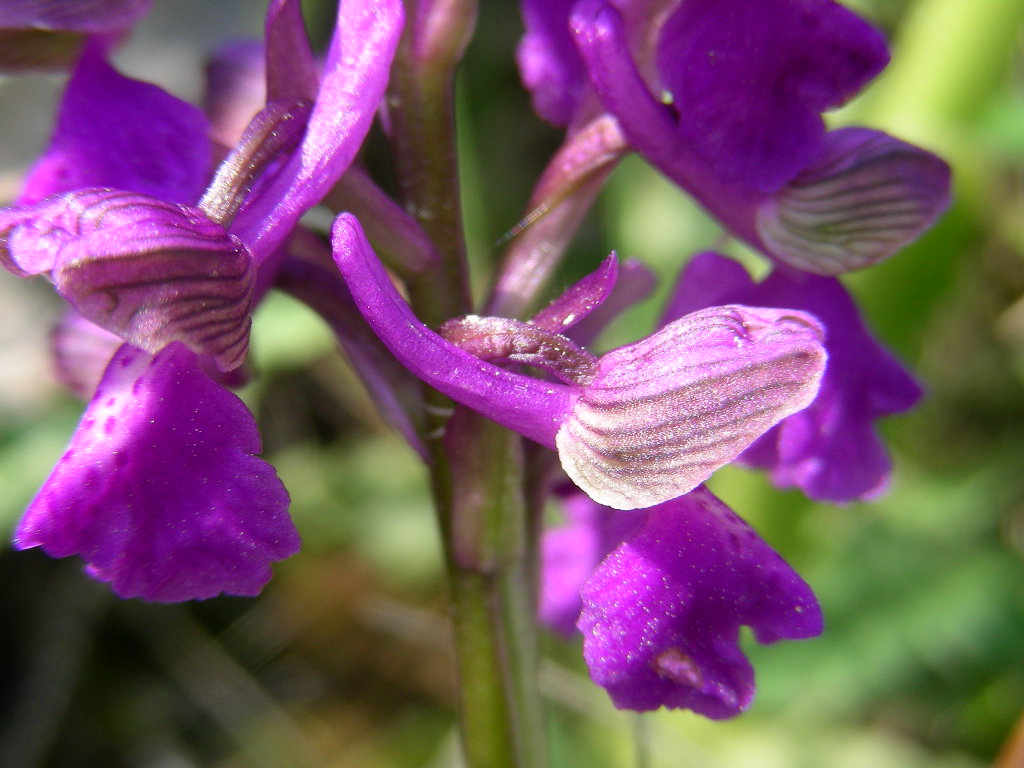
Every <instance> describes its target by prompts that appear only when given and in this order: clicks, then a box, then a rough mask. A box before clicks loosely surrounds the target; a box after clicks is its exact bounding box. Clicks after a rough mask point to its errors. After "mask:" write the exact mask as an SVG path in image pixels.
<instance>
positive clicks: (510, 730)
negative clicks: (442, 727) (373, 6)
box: [387, 0, 545, 768]
mask: <svg viewBox="0 0 1024 768" xmlns="http://www.w3.org/2000/svg"><path fill="white" fill-rule="evenodd" d="M475 16H476V7H475V0H407V4H406V18H407V19H408V22H407V25H406V29H405V32H404V34H403V38H402V41H401V43H400V45H399V50H398V53H397V55H396V58H395V63H394V66H393V69H392V77H391V83H390V86H389V93H388V100H387V102H388V112H389V120H390V127H391V131H390V136H391V143H392V149H393V152H394V157H395V167H396V170H397V172H398V177H399V184H400V186H401V191H402V196H403V202H404V204H405V207H406V210H408V211H409V212H410V213H411V214H412V215H413V216H414V217H415V218H416V219H417V220H418V221H419V224H420V226H421V227H422V229H423V231H424V232H426V234H427V236H428V237H429V238H430V240H431V241H432V242H433V244H434V247H435V251H436V254H437V257H436V259H433V260H431V262H430V263H429V264H427V265H426V268H425V269H424V270H423V271H422V272H419V273H418V274H416V275H414V276H410V278H409V279H408V289H409V298H410V302H411V304H412V306H413V309H414V310H415V312H416V313H417V315H418V316H419V317H420V318H421V319H422V320H423V321H424V322H425V323H427V324H428V325H432V326H438V325H440V324H441V323H442V322H443V321H445V320H448V319H450V318H452V317H456V316H459V315H463V314H466V313H467V312H469V311H470V307H471V296H470V292H469V280H468V270H467V265H466V253H465V238H464V232H463V227H462V221H461V215H460V209H461V206H460V199H459V186H458V165H457V155H456V142H455V119H454V109H453V105H454V98H453V95H454V94H453V90H454V85H453V84H454V73H455V68H456V66H457V64H458V61H459V59H460V58H461V56H462V52H463V50H464V48H465V45H466V43H467V42H468V40H469V36H470V32H471V30H472V28H473V24H474V20H475ZM426 400H427V404H428V405H427V409H428V413H429V415H430V418H431V419H433V423H432V424H431V425H428V429H430V434H433V435H436V437H435V438H434V439H433V440H432V441H431V443H430V446H429V449H430V456H431V463H430V472H431V485H432V489H433V494H434V503H435V506H436V508H437V514H438V521H439V526H440V528H441V533H442V537H443V540H444V542H445V555H446V562H447V566H448V576H449V585H450V610H451V615H452V625H453V636H454V642H455V654H456V666H457V671H458V682H459V685H458V698H459V701H458V705H459V718H460V725H461V732H462V742H463V748H464V752H465V756H466V765H467V767H468V768H542V767H543V766H544V764H545V744H544V738H543V720H542V715H541V708H540V701H539V695H538V693H537V686H536V663H537V662H536V654H537V651H536V648H537V643H536V629H535V626H534V621H533V616H534V611H533V603H534V598H533V592H532V590H531V584H532V583H533V579H532V578H529V574H528V573H526V569H527V567H528V566H527V563H529V562H532V558H529V557H528V556H527V553H528V552H530V551H531V550H532V549H533V548H534V547H535V543H534V542H530V541H527V530H528V526H527V521H526V511H525V508H526V505H525V502H524V500H523V483H524V481H523V459H522V455H521V453H522V444H521V440H520V438H518V437H517V436H516V435H513V434H511V433H509V432H508V431H506V430H504V429H502V428H500V427H498V426H497V425H495V424H493V423H491V422H488V421H486V420H485V419H483V418H482V417H480V416H477V415H476V414H472V413H470V412H468V411H461V410H460V411H457V412H456V415H455V416H454V417H453V418H451V420H450V422H448V420H447V418H446V417H447V414H448V413H450V412H451V404H450V403H449V402H448V401H447V400H446V399H445V398H443V397H442V396H441V395H439V394H438V393H436V392H433V391H430V392H428V393H427V395H426ZM446 422H448V423H446ZM442 436H443V437H442Z"/></svg>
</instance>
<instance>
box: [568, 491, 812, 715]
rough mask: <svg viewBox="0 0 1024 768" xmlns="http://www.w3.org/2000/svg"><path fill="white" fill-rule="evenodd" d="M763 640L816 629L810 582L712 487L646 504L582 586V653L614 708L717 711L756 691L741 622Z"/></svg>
mask: <svg viewBox="0 0 1024 768" xmlns="http://www.w3.org/2000/svg"><path fill="white" fill-rule="evenodd" d="M742 625H747V626H750V627H751V628H752V629H753V630H754V637H755V638H756V639H757V640H758V642H760V643H771V642H775V641H776V640H779V639H782V638H787V639H799V638H807V637H813V636H815V635H817V634H820V632H821V629H822V618H821V612H820V609H819V608H818V604H817V601H816V600H815V598H814V594H813V593H812V592H811V590H810V588H809V587H808V586H807V584H806V583H804V581H803V580H802V579H801V578H800V577H799V576H798V575H797V574H796V573H795V572H794V571H793V570H792V569H791V568H790V567H789V566H788V565H787V564H786V563H785V561H783V560H782V558H780V557H779V556H778V554H776V553H775V552H774V551H773V550H772V549H771V548H770V547H769V546H768V545H767V544H765V542H764V541H762V540H761V539H760V538H759V537H758V536H757V534H756V533H754V531H753V530H751V529H750V527H749V526H747V525H746V523H744V522H743V521H742V520H740V519H739V518H738V517H737V516H736V515H735V513H733V512H732V510H730V509H729V508H728V507H726V506H725V505H724V504H723V503H722V502H721V501H719V500H718V499H717V498H715V496H714V495H712V494H711V493H710V492H709V491H708V490H706V489H704V488H699V489H697V490H695V491H693V492H691V493H689V494H687V495H686V496H683V497H681V498H678V499H674V500H672V501H669V502H666V503H664V504H661V505H659V506H657V507H654V508H652V509H650V510H649V511H648V518H647V522H646V524H645V525H644V527H643V528H642V529H641V530H640V531H639V533H637V534H636V535H634V536H632V537H631V538H629V539H627V540H626V541H625V542H623V544H622V545H621V546H619V547H618V548H617V549H616V550H615V551H614V552H612V553H611V554H610V555H609V556H608V557H607V558H606V559H605V560H604V562H603V563H601V565H600V566H599V567H598V569H597V570H596V571H595V572H594V574H593V575H592V576H591V577H590V579H589V580H588V581H587V583H586V585H585V586H584V587H583V612H582V614H581V615H580V620H579V628H580V631H581V632H582V633H583V655H584V658H585V659H586V662H587V666H588V667H589V669H590V675H591V677H592V678H593V679H594V682H596V683H597V684H598V685H601V686H603V687H605V688H606V689H607V690H608V693H609V694H610V696H611V698H612V701H613V702H614V703H615V706H617V707H620V708H623V709H635V710H641V711H644V710H651V709H656V708H658V707H662V706H664V707H669V708H687V709H692V710H694V711H695V712H698V713H700V714H702V715H705V716H706V717H710V718H713V719H722V718H726V717H732V716H734V715H737V714H739V713H740V712H742V711H743V710H744V709H746V708H747V706H748V705H749V704H750V702H751V700H752V698H753V695H754V672H753V669H752V668H751V666H750V663H749V662H748V661H747V659H746V657H745V656H744V655H743V651H742V650H741V649H740V646H739V629H740V626H742Z"/></svg>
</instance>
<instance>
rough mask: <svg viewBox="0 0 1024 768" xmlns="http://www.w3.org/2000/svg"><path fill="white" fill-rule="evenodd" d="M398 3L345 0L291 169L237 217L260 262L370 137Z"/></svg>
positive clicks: (399, 15) (398, 25) (399, 20)
mask: <svg viewBox="0 0 1024 768" xmlns="http://www.w3.org/2000/svg"><path fill="white" fill-rule="evenodd" d="M403 22H404V12H403V9H402V3H401V0H345V2H343V3H341V5H340V7H339V9H338V19H337V26H336V28H335V33H334V38H333V40H332V42H331V47H330V50H329V51H328V53H327V62H326V64H325V65H324V75H323V79H322V81H321V83H320V91H319V94H318V95H317V99H316V104H315V105H314V107H313V112H312V114H311V115H310V118H309V125H308V127H307V129H306V134H305V136H304V137H303V139H302V142H301V144H300V145H299V147H298V149H297V150H296V151H295V153H294V155H293V157H292V159H291V161H290V162H289V163H288V164H287V165H286V166H285V167H284V168H283V169H282V170H281V172H280V173H279V174H278V175H277V177H276V178H275V179H274V181H273V183H271V184H268V185H267V186H266V187H265V188H264V189H263V190H262V191H261V192H260V194H259V195H258V197H257V199H256V200H254V202H253V204H252V205H250V206H248V207H247V208H246V209H245V210H243V211H242V213H241V214H240V215H239V220H238V223H237V226H236V227H235V229H234V231H236V232H237V233H238V234H239V236H240V237H241V238H242V239H243V240H244V241H245V243H247V244H248V245H249V247H250V250H252V252H253V254H254V255H255V257H256V260H257V262H259V263H262V261H263V259H264V258H266V257H267V256H268V255H269V254H270V253H272V252H273V251H274V250H275V249H276V248H277V246H278V245H280V244H281V242H282V241H283V240H284V239H285V237H287V235H288V233H289V232H290V231H291V230H292V228H293V227H294V226H295V225H296V224H297V223H298V221H299V218H300V217H301V216H302V214H304V213H305V212H306V211H308V210H309V209H310V208H312V207H313V206H314V205H316V204H317V203H318V202H320V200H322V199H323V197H324V195H325V194H327V191H328V190H329V189H330V188H331V187H332V186H334V184H335V183H336V182H337V181H338V179H339V178H341V175H342V174H343V173H344V172H345V170H346V169H347V168H348V167H349V165H350V164H351V163H352V159H353V158H354V157H355V155H356V152H358V150H359V147H360V146H361V145H362V143H363V139H364V138H365V137H366V133H367V132H368V131H369V130H370V125H371V123H372V122H373V118H374V115H375V114H376V112H377V107H378V105H379V104H380V101H381V98H382V97H383V95H384V88H385V87H386V86H387V82H388V77H389V75H390V72H391V60H392V58H394V55H395V49H396V48H397V46H398V39H399V36H400V34H401V31H402V25H403Z"/></svg>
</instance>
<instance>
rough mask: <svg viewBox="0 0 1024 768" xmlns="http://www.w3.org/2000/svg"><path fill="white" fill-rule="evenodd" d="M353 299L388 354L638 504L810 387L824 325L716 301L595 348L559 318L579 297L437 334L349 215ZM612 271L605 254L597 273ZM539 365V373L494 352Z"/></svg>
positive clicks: (729, 447) (718, 461)
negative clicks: (530, 317)
mask: <svg viewBox="0 0 1024 768" xmlns="http://www.w3.org/2000/svg"><path fill="white" fill-rule="evenodd" d="M333 244H334V258H335V261H336V263H337V264H338V267H339V269H340V270H341V274H342V276H343V277H344V278H345V280H346V282H347V283H348V286H349V290H350V291H351V292H352V296H353V298H354V299H355V302H356V306H357V307H358V308H359V310H360V311H361V312H362V313H363V315H364V317H365V318H366V320H367V322H368V323H369V324H370V326H371V327H372V328H373V329H374V331H375V332H376V333H377V335H378V336H380V338H381V340H382V341H383V342H384V344H385V345H386V346H387V347H388V348H389V349H390V350H391V351H392V353H393V354H394V355H395V357H397V358H398V360H399V361H400V362H401V363H402V364H403V365H405V366H406V367H407V368H409V370H411V371H412V372H413V373H414V374H416V375H417V376H418V377H420V378H421V379H423V380H424V381H425V382H427V383H428V384H430V385H431V386H433V387H435V388H436V389H438V390H440V391H441V392H443V393H444V394H446V395H448V396H449V397H451V398H452V399H453V400H455V401H457V402H459V403H462V404H463V405H466V406H468V407H470V408H472V409H474V410H476V411H478V412H480V413H482V414H483V415H485V416H487V417H488V418H490V419H492V420H494V421H496V422H498V423H500V424H502V425H504V426H506V427H508V428H510V429H512V430H514V431H516V432H518V433H520V434H522V435H524V436H526V437H528V438H530V439H531V440H534V441H536V442H538V443H541V444H542V445H546V446H549V447H552V448H556V449H557V450H558V455H559V458H560V460H561V464H562V467H563V469H564V470H565V472H566V474H567V475H568V476H569V477H570V479H572V481H573V482H574V483H576V485H578V486H579V487H580V488H582V489H583V490H584V491H586V492H587V494H589V495H590V496H591V498H593V499H595V500H596V501H598V502H600V503H602V504H605V505H607V506H611V507H615V508H617V509H635V508H638V507H648V506H651V505H654V504H659V503H661V502H663V501H667V500H669V499H672V498H675V497H677V496H680V495H682V494H684V493H686V492H687V491H689V490H691V489H693V488H695V487H696V486H697V485H698V484H700V483H701V482H703V481H704V480H705V479H706V478H707V477H708V476H709V475H710V474H711V473H712V472H713V471H714V470H715V469H717V468H718V467H720V466H722V465H723V464H726V463H728V462H729V461H731V460H732V459H734V458H735V457H736V456H737V455H739V453H740V452H741V451H742V450H743V449H744V448H746V447H747V446H748V445H749V444H750V443H751V442H752V441H753V440H754V439H756V438H757V437H758V436H760V435H761V434H762V433H763V432H764V431H765V430H767V429H768V428H769V427H771V426H772V425H773V424H775V423H777V422H778V421H780V420H781V419H783V418H785V417H786V416H788V415H790V414H792V413H795V412H796V411H799V410H800V409H801V408H803V407H805V406H806V405H807V404H808V403H809V402H810V401H811V400H812V399H813V398H814V395H815V393H816V392H817V389H818V384H819V381H820V379H821V376H822V372H823V370H824V367H825V353H824V350H823V348H822V346H821V341H820V334H821V329H820V327H819V326H818V324H817V322H816V321H815V320H814V318H812V317H811V316H809V315H806V314H804V313H801V312H793V311H790V310H784V309H759V308H757V309H756V308H751V307H744V306H738V305H733V306H726V307H714V308H711V309H708V310H704V311H701V312H695V313H693V314H690V315H687V316H686V317H683V318H680V319H679V320H677V321H675V322H673V323H670V324H669V325H667V326H665V327H664V328H662V329H661V330H660V331H658V332H657V333H655V334H653V335H652V336H649V337H647V338H645V339H642V340H640V341H638V342H636V343H634V344H630V345H627V346H625V347H620V348H619V349H616V350H612V351H611V352H608V353H606V354H604V355H602V356H601V357H599V358H598V357H594V356H593V355H591V354H590V353H589V352H587V351H585V350H584V349H582V348H580V347H578V346H577V345H576V344H575V343H573V342H572V341H571V340H570V339H569V338H567V337H566V336H564V335H563V334H561V333H558V332H557V331H558V330H561V329H562V328H567V327H569V326H571V325H572V323H574V322H576V321H577V320H579V319H582V317H583V316H585V315H586V313H587V309H586V308H587V307H588V306H593V302H591V301H589V300H588V299H587V297H585V296H581V297H576V298H575V299H574V300H573V301H567V302H563V303H559V304H557V305H556V308H555V309H554V310H551V311H548V312H546V313H543V314H542V315H541V317H540V321H539V322H536V321H535V322H533V323H524V322H519V321H515V320H510V319H508V318H488V317H476V316H469V317H466V318H462V319H457V320H453V321H449V322H448V323H446V324H445V327H444V328H442V334H440V335H439V334H438V333H435V332H433V331H431V330H430V329H429V328H427V327H426V326H424V325H423V324H422V323H421V322H419V320H417V319H416V317H415V316H414V315H413V314H412V311H411V310H410V309H409V306H408V305H407V304H406V303H405V300H404V299H402V297H401V296H400V295H399V293H398V291H397V290H396V289H395V287H394V285H393V284H392V282H391V280H390V278H389V277H388V276H387V274H386V273H385V271H384V269H383V267H382V266H381V264H380V262H379V260H378V259H377V257H376V255H375V254H374V253H373V251H372V249H371V248H370V245H369V243H368V242H367V241H366V238H365V236H364V235H363V233H362V230H361V228H360V226H359V223H358V221H356V220H355V218H354V217H351V216H348V215H344V214H343V215H341V216H339V217H338V219H337V220H336V221H335V224H334V231H333ZM591 279H592V280H593V281H594V282H595V283H597V284H599V285H600V284H602V283H609V284H610V283H614V279H615V261H614V258H612V259H609V260H608V261H607V262H606V263H605V264H604V265H603V266H602V268H601V270H599V272H598V273H597V274H596V275H595V276H594V277H592V278H591ZM492 360H493V361H508V362H513V363H521V364H526V365H531V366H534V367H537V368H540V369H542V370H544V371H546V372H548V373H550V374H552V375H553V376H554V377H555V378H556V379H557V381H549V380H544V379H538V378H534V377H532V376H527V375H525V374H522V373H517V372H515V371H512V370H509V369H507V368H503V367H501V366H500V365H496V364H495V363H494V362H491V361H492Z"/></svg>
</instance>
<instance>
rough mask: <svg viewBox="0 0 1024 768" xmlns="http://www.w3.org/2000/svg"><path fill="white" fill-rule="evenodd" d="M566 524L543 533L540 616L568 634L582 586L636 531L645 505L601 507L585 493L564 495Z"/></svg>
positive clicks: (572, 629)
mask: <svg viewBox="0 0 1024 768" xmlns="http://www.w3.org/2000/svg"><path fill="white" fill-rule="evenodd" d="M561 506H562V509H563V510H564V511H565V517H566V524H565V525H562V526H560V527H558V528H553V529H551V530H548V531H545V532H544V535H543V537H542V538H541V589H540V603H539V605H538V608H537V615H538V618H539V619H540V620H541V621H542V622H543V623H544V624H546V625H547V626H549V627H551V628H552V629H553V630H555V631H556V632H559V633H561V634H562V635H565V636H566V637H568V636H569V635H572V634H573V633H574V632H575V631H576V621H577V620H578V619H579V616H580V611H581V610H582V608H583V600H582V598H581V597H580V589H581V588H582V587H583V584H584V583H585V582H586V580H587V579H588V578H590V574H591V573H593V571H594V569H595V568H597V566H598V564H599V563H600V562H601V561H602V560H603V559H604V558H605V556H606V555H607V554H608V553H609V552H611V551H612V550H613V549H615V547H617V546H618V545H619V544H620V543H621V542H622V540H623V539H625V538H626V537H627V536H631V535H632V534H634V533H635V532H636V531H637V529H639V528H640V526H642V525H643V523H644V521H645V520H646V519H647V511H646V510H620V509H609V508H608V507H602V506H601V505H600V504H598V503H596V502H595V501H594V500H593V499H591V498H590V497H589V496H587V495H586V494H584V493H580V492H579V491H576V490H575V489H573V492H571V493H568V494H565V495H564V496H562V497H561Z"/></svg>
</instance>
